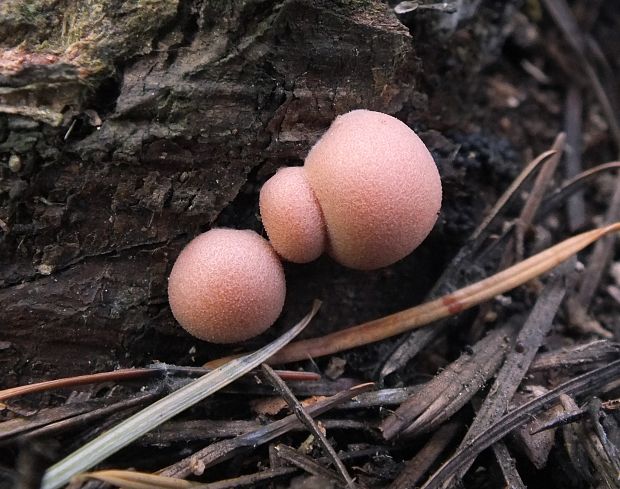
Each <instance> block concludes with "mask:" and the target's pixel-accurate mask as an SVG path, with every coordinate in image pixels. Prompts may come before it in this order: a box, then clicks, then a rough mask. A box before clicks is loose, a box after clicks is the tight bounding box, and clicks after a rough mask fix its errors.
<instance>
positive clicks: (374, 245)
mask: <svg viewBox="0 0 620 489" xmlns="http://www.w3.org/2000/svg"><path fill="white" fill-rule="evenodd" d="M290 170H293V169H285V170H280V171H278V173H276V175H275V176H274V177H272V179H270V180H269V181H268V182H267V183H266V184H265V186H264V187H263V190H262V191H261V215H262V219H263V224H264V226H265V230H266V231H267V235H268V236H269V238H270V240H271V242H272V245H273V246H274V248H275V249H276V251H277V252H278V253H279V254H280V255H281V256H282V257H283V258H285V259H289V260H291V261H296V262H305V261H311V260H313V259H314V258H316V257H317V256H318V255H319V254H320V250H321V249H322V247H323V246H324V247H325V248H326V249H327V251H328V253H329V254H330V255H331V256H332V257H333V258H334V259H335V260H336V261H338V262H339V263H341V264H343V265H345V266H348V267H351V268H357V269H361V270H370V269H375V268H380V267H384V266H387V265H390V264H392V263H394V262H396V261H398V260H400V259H401V258H404V257H405V256H407V255H408V254H409V253H411V252H412V251H413V250H414V249H415V248H416V247H417V246H418V245H419V244H420V243H421V242H422V241H423V240H424V239H425V238H426V236H427V235H428V234H429V232H430V231H431V229H432V228H433V226H434V224H435V221H436V220H437V215H438V213H439V210H440V207H441V196H442V192H441V181H440V178H439V172H438V171H437V166H436V165H435V162H434V161H433V158H432V156H431V154H430V152H429V151H428V149H427V148H426V146H425V145H424V143H423V142H422V141H421V140H420V138H419V137H418V136H417V135H416V134H415V133H414V132H413V131H412V130H411V129H410V128H409V127H408V126H407V125H406V124H404V123H403V122H401V121H399V120H398V119H396V118H394V117H392V116H389V115H387V114H382V113H380V112H373V111H369V110H355V111H353V112H349V113H347V114H344V115H341V116H339V117H337V118H336V120H335V121H334V122H333V123H332V125H331V127H330V128H329V129H328V131H327V132H326V133H325V134H324V135H323V137H321V139H319V141H318V142H317V143H316V144H315V145H314V147H313V148H312V149H311V150H310V152H309V153H308V156H307V157H306V160H305V163H304V166H303V167H301V168H295V169H294V171H290ZM317 204H318V208H317ZM319 217H320V218H321V220H322V225H321V223H319V222H318V218H319ZM323 233H324V234H323Z"/></svg>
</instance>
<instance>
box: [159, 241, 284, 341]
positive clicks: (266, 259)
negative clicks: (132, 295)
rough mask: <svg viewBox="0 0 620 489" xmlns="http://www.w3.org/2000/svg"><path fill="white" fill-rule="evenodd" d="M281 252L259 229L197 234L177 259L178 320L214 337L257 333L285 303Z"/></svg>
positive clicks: (171, 294) (172, 297)
mask: <svg viewBox="0 0 620 489" xmlns="http://www.w3.org/2000/svg"><path fill="white" fill-rule="evenodd" d="M285 293H286V285H285V281H284V271H283V270H282V264H281V263H280V260H279V259H278V256H277V255H276V253H275V252H274V250H273V248H272V247H271V246H270V245H269V243H268V242H267V241H266V240H265V239H263V238H261V237H260V236H259V235H258V234H256V233H255V232H253V231H239V230H235V229H212V230H211V231H208V232H206V233H203V234H201V235H199V236H197V237H196V238H195V239H193V240H192V241H191V242H190V243H189V244H188V245H187V246H186V247H185V248H184V249H183V251H181V254H180V255H179V257H178V258H177V261H176V262H175V264H174V266H173V268H172V272H171V273H170V278H169V281H168V299H169V301H170V307H171V309H172V313H173V314H174V317H175V318H176V320H177V321H178V322H179V324H181V326H183V328H185V330H187V332H189V333H190V334H192V335H193V336H195V337H197V338H200V339H201V340H206V341H211V342H213V343H233V342H237V341H243V340H246V339H248V338H252V337H253V336H256V335H258V334H260V333H262V332H263V331H265V330H266V329H267V328H268V327H269V326H271V325H272V324H273V323H274V322H275V320H276V319H277V318H278V316H279V315H280V312H281V311H282V306H283V305H284V296H285Z"/></svg>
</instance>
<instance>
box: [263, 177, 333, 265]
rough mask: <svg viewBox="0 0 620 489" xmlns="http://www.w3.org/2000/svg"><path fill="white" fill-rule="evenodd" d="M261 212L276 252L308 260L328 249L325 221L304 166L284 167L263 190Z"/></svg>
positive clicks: (314, 258) (284, 256)
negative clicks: (326, 245) (326, 246)
mask: <svg viewBox="0 0 620 489" xmlns="http://www.w3.org/2000/svg"><path fill="white" fill-rule="evenodd" d="M259 202H260V214H261V218H262V221H263V225H264V226H265V231H267V235H268V236H269V241H270V242H271V245H272V246H273V247H274V249H275V250H276V252H277V253H278V254H279V255H280V256H281V257H282V258H284V259H285V260H288V261H291V262H295V263H307V262H309V261H312V260H316V259H317V258H318V257H319V256H321V254H322V253H323V251H325V240H326V236H325V224H324V223H323V216H322V215H321V209H320V207H319V204H318V202H317V200H316V197H315V196H314V193H313V192H312V189H311V188H310V185H309V184H308V180H307V179H306V175H305V172H304V169H303V168H301V167H290V168H281V169H280V170H278V172H277V173H276V174H275V175H274V176H273V177H271V178H270V179H269V180H267V182H265V185H263V188H262V189H261V191H260V199H259Z"/></svg>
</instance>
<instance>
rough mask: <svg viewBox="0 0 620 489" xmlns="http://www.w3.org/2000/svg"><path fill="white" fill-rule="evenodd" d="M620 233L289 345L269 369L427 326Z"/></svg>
mask: <svg viewBox="0 0 620 489" xmlns="http://www.w3.org/2000/svg"><path fill="white" fill-rule="evenodd" d="M618 231H620V222H616V223H614V224H610V225H608V226H604V227H601V228H597V229H593V230H591V231H587V232H585V233H581V234H578V235H576V236H573V237H571V238H568V239H566V240H565V241H562V242H561V243H558V244H557V245H555V246H552V247H550V248H548V249H546V250H544V251H542V252H540V253H538V254H536V255H534V256H531V257H530V258H527V259H526V260H523V261H521V262H519V263H517V264H516V265H513V266H511V267H509V268H507V269H505V270H503V271H501V272H499V273H496V274H495V275H492V276H490V277H488V278H486V279H484V280H481V281H479V282H476V283H474V284H472V285H468V286H467V287H464V288H462V289H460V290H457V291H456V292H453V293H451V294H448V295H445V296H443V297H440V298H439V299H436V300H433V301H430V302H427V303H425V304H421V305H419V306H415V307H412V308H410V309H405V310H404V311H400V312H397V313H394V314H391V315H389V316H385V317H383V318H380V319H375V320H374V321H369V322H367V323H363V324H360V325H358V326H353V327H350V328H347V329H343V330H341V331H337V332H335V333H331V334H328V335H326V336H322V337H320V338H311V339H307V340H301V341H296V342H294V343H290V344H289V345H288V346H286V347H285V348H283V349H281V350H280V351H279V352H278V353H277V354H276V355H274V356H273V357H271V358H270V360H269V363H270V364H282V363H288V362H295V361H299V360H306V359H308V358H317V357H322V356H325V355H330V354H332V353H337V352H340V351H343V350H349V349H351V348H356V347H358V346H363V345H367V344H369V343H374V342H377V341H381V340H383V339H386V338H389V337H391V336H395V335H398V334H400V333H404V332H406V331H411V330H413V329H416V328H420V327H422V326H426V325H427V324H429V323H431V322H433V321H437V320H438V319H443V318H445V317H448V316H451V315H454V314H457V313H459V312H461V311H464V310H466V309H470V308H472V307H474V306H477V305H479V304H481V303H483V302H485V301H487V300H489V299H492V298H493V297H495V296H497V295H500V294H503V293H505V292H508V291H509V290H512V289H514V288H516V287H518V286H520V285H523V284H524V283H526V282H529V281H530V280H532V279H534V278H536V277H538V276H539V275H542V274H543V273H546V272H548V271H549V270H551V269H552V268H554V267H556V266H558V265H559V264H560V263H562V262H563V261H565V260H567V259H568V258H570V257H571V256H573V255H574V254H576V253H578V252H579V251H581V250H583V249H584V248H586V247H587V246H589V245H591V244H592V243H594V242H595V241H597V240H599V239H600V238H602V237H604V236H606V235H608V234H610V233H615V232H618Z"/></svg>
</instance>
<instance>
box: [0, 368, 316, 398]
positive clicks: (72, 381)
mask: <svg viewBox="0 0 620 489" xmlns="http://www.w3.org/2000/svg"><path fill="white" fill-rule="evenodd" d="M164 372H165V370H164V369H163V368H161V369H160V368H158V367H148V368H122V369H118V370H113V371H111V372H99V373H96V374H86V375H77V376H75V377H65V378H62V379H54V380H45V381H43V382H37V383H36V384H28V385H20V386H17V387H11V388H9V389H3V390H0V401H6V400H7V399H10V398H12V397H17V396H23V395H26V394H34V393H37V392H44V391H48V390H52V389H64V388H69V387H71V388H72V387H76V386H78V385H85V384H97V383H102V382H121V381H125V380H134V379H139V378H141V377H150V376H154V375H161V374H163V373H164ZM276 372H277V373H278V375H279V376H280V377H282V379H284V380H292V381H299V382H303V381H313V380H319V379H320V378H321V376H320V375H318V374H316V373H314V372H297V371H291V370H277V371H276ZM202 373H203V374H204V373H206V371H205V372H202Z"/></svg>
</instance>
